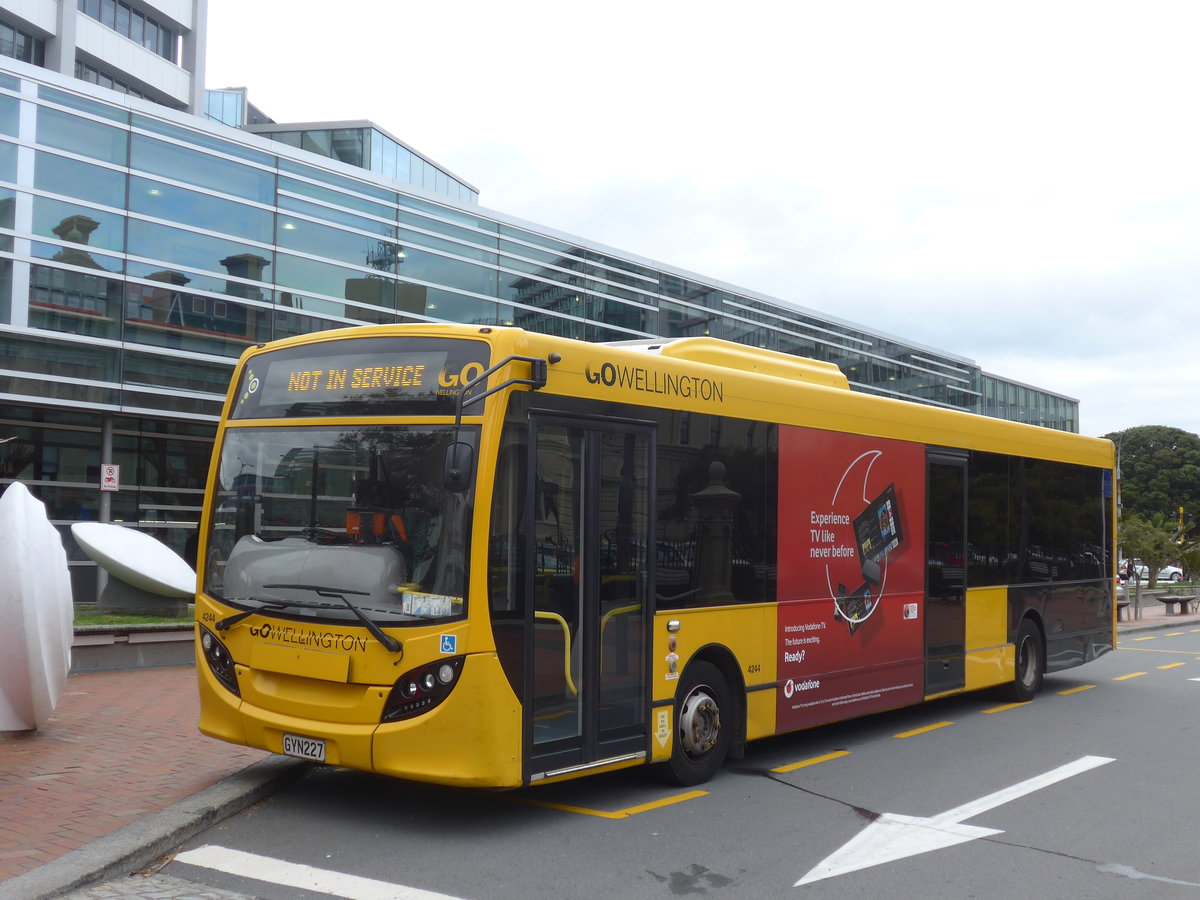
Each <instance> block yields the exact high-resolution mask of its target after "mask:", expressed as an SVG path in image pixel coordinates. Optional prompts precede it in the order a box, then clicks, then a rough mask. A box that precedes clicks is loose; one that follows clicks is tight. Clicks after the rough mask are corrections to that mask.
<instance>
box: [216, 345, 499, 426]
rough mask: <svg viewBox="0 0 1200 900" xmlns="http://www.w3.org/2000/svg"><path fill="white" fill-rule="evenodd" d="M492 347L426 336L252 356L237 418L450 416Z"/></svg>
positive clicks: (235, 410) (240, 389)
mask: <svg viewBox="0 0 1200 900" xmlns="http://www.w3.org/2000/svg"><path fill="white" fill-rule="evenodd" d="M488 349H489V348H488V345H487V344H486V343H483V342H482V341H461V340H453V339H450V340H448V339H445V338H425V337H404V338H396V337H390V338H388V337H376V338H351V339H348V340H340V341H329V342H328V343H321V344H309V345H305V346H301V347H289V348H287V349H283V350H278V351H275V352H273V353H264V354H260V355H258V356H255V357H253V358H251V359H250V360H249V361H248V362H247V363H246V366H245V369H244V370H243V372H242V378H241V381H240V383H239V385H238V393H237V396H236V397H235V399H234V407H233V413H232V416H233V418H238V419H245V418H275V417H296V416H346V415H442V414H445V415H453V414H454V410H455V405H456V403H457V401H458V394H459V391H460V390H461V388H460V385H461V384H462V383H463V382H464V381H467V380H469V379H470V378H471V377H472V376H474V375H477V374H480V373H482V372H483V371H484V369H485V368H486V367H487V360H488Z"/></svg>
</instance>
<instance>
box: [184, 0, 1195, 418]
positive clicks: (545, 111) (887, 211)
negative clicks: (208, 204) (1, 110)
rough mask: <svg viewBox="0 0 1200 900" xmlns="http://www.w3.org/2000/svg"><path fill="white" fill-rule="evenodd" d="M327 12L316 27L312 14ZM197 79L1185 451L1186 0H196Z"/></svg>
mask: <svg viewBox="0 0 1200 900" xmlns="http://www.w3.org/2000/svg"><path fill="white" fill-rule="evenodd" d="M331 13H335V14H336V17H335V18H331ZM209 24H210V32H209V44H208V77H207V83H208V87H210V88H216V87H235V86H246V87H248V88H249V89H250V97H251V100H252V102H254V103H255V104H256V105H257V106H259V107H260V108H261V109H262V110H263V111H264V112H266V113H267V114H268V115H269V116H271V117H272V118H274V119H275V120H276V121H280V122H287V121H324V120H335V119H370V120H372V121H374V122H375V123H377V124H378V125H380V126H381V127H383V128H385V129H386V130H388V131H389V132H391V133H392V134H394V135H395V136H396V137H398V138H400V139H401V140H403V141H405V142H406V143H408V144H409V145H410V146H413V147H415V148H416V149H418V150H420V151H421V152H422V153H425V154H426V155H428V156H430V157H432V158H433V159H435V160H437V161H438V162H439V163H441V164H443V165H445V166H446V167H447V168H449V169H450V170H451V171H453V172H454V173H455V174H456V175H458V176H460V177H461V178H463V179H465V180H466V181H468V182H470V183H472V184H473V185H474V186H475V187H477V188H478V189H479V191H480V205H481V206H484V207H487V208H489V209H495V210H498V211H500V212H503V213H507V214H509V215H512V216H517V217H519V218H522V219H526V220H528V221H531V222H534V223H537V224H541V225H546V226H549V227H551V228H554V229H557V230H560V231H565V232H569V233H571V234H576V235H580V236H582V237H585V238H588V239H590V240H593V241H598V242H600V243H603V244H607V245H609V246H612V247H616V248H619V249H622V250H627V251H630V252H633V253H635V254H638V255H640V256H644V257H649V258H651V259H654V260H658V261H660V262H663V263H666V264H668V265H671V266H675V267H680V268H684V269H688V270H690V271H693V272H696V273H699V274H701V275H705V276H711V277H714V278H718V279H721V280H723V281H726V282H730V283H732V284H734V285H738V286H740V287H744V288H748V289H750V290H753V291H758V292H761V293H765V294H769V295H771V296H773V297H777V298H779V299H781V300H783V301H787V302H791V303H795V304H798V305H800V306H803V307H807V308H810V309H814V310H818V311H820V312H823V313H827V314H830V315H833V316H837V317H839V318H843V319H847V320H850V321H852V322H856V323H861V324H863V325H865V326H868V327H870V328H873V329H877V330H880V331H883V332H885V333H888V334H892V335H895V336H897V337H901V338H904V339H906V340H909V341H914V342H917V343H920V344H925V345H928V346H931V347H934V348H937V349H941V350H946V351H950V352H952V353H957V354H960V355H963V356H967V357H970V358H972V359H974V360H975V361H976V362H978V363H979V364H980V365H981V366H982V367H983V369H984V370H985V371H987V372H992V373H995V374H997V375H1001V376H1003V377H1006V378H1012V379H1015V380H1018V381H1023V382H1026V383H1029V384H1034V385H1037V386H1038V387H1043V388H1046V389H1048V390H1052V391H1056V392H1059V393H1063V394H1066V395H1068V396H1071V397H1075V398H1077V399H1079V400H1080V401H1081V403H1080V417H1081V428H1080V430H1081V431H1082V432H1083V433H1084V434H1104V433H1107V432H1110V431H1115V430H1119V429H1123V428H1129V427H1132V426H1135V425H1170V426H1173V427H1178V428H1183V429H1186V430H1188V431H1192V432H1198V433H1200V404H1197V403H1196V400H1195V398H1196V396H1197V392H1198V389H1200V302H1197V301H1198V300H1200V48H1198V46H1197V44H1198V41H1200V37H1198V36H1200V3H1196V2H1193V0H1175V2H1155V0H1137V2H1136V3H1135V2H1132V0H1130V2H1123V3H1114V2H1105V0H1091V2H1065V0H1040V2H1021V0H1008V2H1004V3H998V2H993V3H982V2H972V0H950V2H929V0H906V2H897V0H878V2H854V0H836V2H831V0H817V2H809V0H791V2H780V0H769V2H768V0H741V2H738V3H729V2H719V3H718V2H709V0H689V2H678V0H638V2H631V0H605V2H600V3H564V2H561V0H555V2H550V0H544V2H543V0H509V2H496V0H488V2H483V0H421V2H410V0H339V2H338V3H336V4H332V5H331V4H329V3H327V2H321V3H316V2H307V0H288V2H284V0H209Z"/></svg>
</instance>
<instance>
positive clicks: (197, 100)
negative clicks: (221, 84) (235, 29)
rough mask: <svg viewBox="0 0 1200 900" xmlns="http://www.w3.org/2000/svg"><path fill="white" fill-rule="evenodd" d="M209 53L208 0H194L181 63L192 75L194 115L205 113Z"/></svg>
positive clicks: (191, 110)
mask: <svg viewBox="0 0 1200 900" xmlns="http://www.w3.org/2000/svg"><path fill="white" fill-rule="evenodd" d="M207 54H208V0H192V26H191V28H189V29H188V30H187V31H185V32H184V34H183V59H181V60H180V63H181V64H182V66H183V68H184V70H186V71H187V72H190V73H191V75H192V90H191V97H190V98H189V99H188V112H190V113H191V114H192V115H194V116H203V115H204V110H205V100H204V78H205V72H204V68H205V65H204V64H205V58H206V56H207Z"/></svg>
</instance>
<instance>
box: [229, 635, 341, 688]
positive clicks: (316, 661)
mask: <svg viewBox="0 0 1200 900" xmlns="http://www.w3.org/2000/svg"><path fill="white" fill-rule="evenodd" d="M250 665H251V666H252V667H253V668H255V669H265V670H266V671H268V672H280V673H282V674H284V675H289V674H290V675H303V676H305V677H308V678H320V679H321V680H322V681H340V682H342V683H345V682H346V681H347V679H348V678H349V675H350V657H349V656H348V655H347V654H345V653H329V652H326V651H323V650H306V649H303V648H300V647H287V646H285V645H283V644H255V645H254V647H253V649H252V650H251V651H250Z"/></svg>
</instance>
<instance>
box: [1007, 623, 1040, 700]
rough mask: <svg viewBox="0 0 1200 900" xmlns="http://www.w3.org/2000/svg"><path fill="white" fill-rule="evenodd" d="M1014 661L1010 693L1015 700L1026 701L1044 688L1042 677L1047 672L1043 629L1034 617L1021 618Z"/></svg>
mask: <svg viewBox="0 0 1200 900" xmlns="http://www.w3.org/2000/svg"><path fill="white" fill-rule="evenodd" d="M1014 662H1015V665H1014V667H1013V668H1014V672H1013V682H1012V684H1011V685H1010V686H1009V695H1010V696H1011V697H1012V699H1013V700H1016V701H1017V702H1019V703H1025V702H1028V701H1030V700H1032V699H1033V698H1034V697H1036V696H1037V694H1038V692H1039V691H1040V690H1041V689H1042V678H1043V676H1044V675H1045V674H1046V644H1045V641H1044V640H1043V639H1042V629H1041V628H1039V627H1038V625H1037V623H1036V622H1035V621H1033V619H1030V618H1025V619H1022V620H1021V627H1020V628H1019V629H1018V630H1017V646H1016V659H1015V660H1014Z"/></svg>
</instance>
